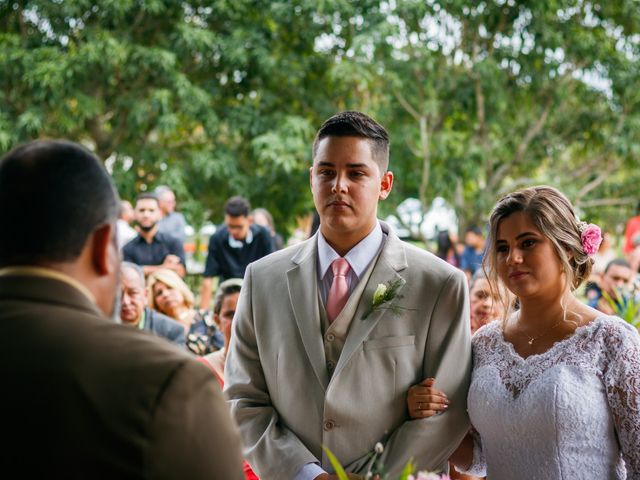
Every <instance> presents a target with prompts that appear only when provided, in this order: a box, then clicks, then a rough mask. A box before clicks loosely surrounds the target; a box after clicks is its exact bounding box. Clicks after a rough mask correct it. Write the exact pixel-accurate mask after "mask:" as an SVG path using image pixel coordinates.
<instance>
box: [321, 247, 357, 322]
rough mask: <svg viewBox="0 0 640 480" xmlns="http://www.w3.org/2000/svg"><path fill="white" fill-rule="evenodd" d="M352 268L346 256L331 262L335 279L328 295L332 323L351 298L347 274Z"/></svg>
mask: <svg viewBox="0 0 640 480" xmlns="http://www.w3.org/2000/svg"><path fill="white" fill-rule="evenodd" d="M350 268H351V267H350V266H349V262H347V261H346V260H345V259H344V258H336V259H335V260H334V261H333V262H331V270H332V271H333V281H332V282H331V288H330V289H329V295H328V296H327V316H328V317H329V323H330V324H331V323H333V321H334V320H335V319H336V318H337V317H338V315H340V312H341V311H342V309H343V308H344V306H345V304H346V303H347V300H348V299H349V284H348V283H347V277H346V275H347V273H349V269H350Z"/></svg>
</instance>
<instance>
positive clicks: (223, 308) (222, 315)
mask: <svg viewBox="0 0 640 480" xmlns="http://www.w3.org/2000/svg"><path fill="white" fill-rule="evenodd" d="M241 288H242V279H241V278H231V279H229V280H225V281H224V282H222V283H221V284H220V285H219V286H218V290H217V291H216V296H215V298H214V300H213V319H214V321H215V322H216V325H218V328H220V330H221V331H222V333H223V334H224V347H222V348H221V349H220V350H218V351H217V352H213V353H210V354H208V355H206V356H205V357H203V360H204V361H205V363H206V364H207V365H208V366H209V367H210V368H211V370H212V371H213V373H214V374H215V376H216V377H217V378H218V381H219V382H220V386H222V387H224V362H225V360H226V359H227V348H228V347H229V342H230V341H231V323H232V321H233V316H234V315H235V313H236V306H237V304H238V297H239V296H240V289H241ZM244 473H245V479H246V480H257V479H258V477H257V476H256V474H255V473H254V472H253V470H252V469H251V466H250V465H249V464H248V463H247V462H246V461H245V462H244Z"/></svg>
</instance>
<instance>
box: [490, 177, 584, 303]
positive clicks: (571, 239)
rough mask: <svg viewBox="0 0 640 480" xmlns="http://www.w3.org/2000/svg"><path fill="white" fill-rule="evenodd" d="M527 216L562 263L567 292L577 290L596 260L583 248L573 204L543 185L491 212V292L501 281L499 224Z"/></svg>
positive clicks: (509, 197) (511, 195) (520, 193)
mask: <svg viewBox="0 0 640 480" xmlns="http://www.w3.org/2000/svg"><path fill="white" fill-rule="evenodd" d="M517 212H523V213H526V214H527V215H528V216H529V218H530V219H531V221H532V222H533V224H534V225H535V226H536V227H537V228H538V230H540V232H542V234H543V235H544V236H545V237H547V238H548V239H549V240H550V241H551V243H552V244H553V246H554V248H555V251H556V254H557V255H558V258H559V259H560V262H561V263H562V267H563V270H564V273H565V276H566V280H567V283H566V284H567V285H568V286H570V287H569V288H568V289H570V290H571V291H573V290H575V289H577V288H578V287H579V286H580V285H581V284H582V282H584V281H585V280H586V279H587V278H588V277H589V274H590V273H591V268H592V267H593V259H592V258H591V257H590V256H589V255H587V253H586V252H585V251H584V248H583V246H582V240H581V235H582V231H581V228H582V226H581V225H582V224H581V222H579V221H578V219H577V218H576V215H575V212H574V211H573V207H572V206H571V202H569V200H568V199H567V197H565V196H564V195H563V194H562V193H560V191H558V190H556V189H555V188H553V187H549V186H546V185H541V186H537V187H529V188H524V189H522V190H518V191H516V192H513V193H509V194H508V195H505V196H504V197H502V198H501V199H500V200H499V201H498V203H497V204H496V206H495V207H494V209H493V212H491V217H490V219H489V228H490V233H489V246H488V248H487V251H486V254H485V257H484V260H483V268H484V270H485V271H486V272H487V278H488V279H489V283H490V285H491V288H492V289H493V288H495V289H496V290H497V291H500V289H498V288H497V286H498V285H499V282H500V280H499V278H498V274H497V273H496V272H497V271H498V269H497V256H496V253H497V252H496V238H497V234H498V226H499V224H500V221H501V220H503V219H505V218H507V217H508V216H510V215H512V214H514V213H517ZM503 302H504V307H505V312H508V311H509V304H508V299H506V298H503Z"/></svg>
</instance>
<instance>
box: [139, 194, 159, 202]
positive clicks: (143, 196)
mask: <svg viewBox="0 0 640 480" xmlns="http://www.w3.org/2000/svg"><path fill="white" fill-rule="evenodd" d="M140 200H155V202H156V203H158V204H159V201H158V195H156V194H155V193H151V192H143V193H140V194H138V196H137V197H136V203H138V202H139V201H140Z"/></svg>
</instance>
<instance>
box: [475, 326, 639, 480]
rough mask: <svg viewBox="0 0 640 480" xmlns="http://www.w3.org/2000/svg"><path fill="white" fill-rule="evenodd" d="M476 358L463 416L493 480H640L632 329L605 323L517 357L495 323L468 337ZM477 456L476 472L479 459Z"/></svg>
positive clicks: (636, 355)
mask: <svg viewBox="0 0 640 480" xmlns="http://www.w3.org/2000/svg"><path fill="white" fill-rule="evenodd" d="M473 359H474V371H473V378H472V384H471V389H470V391H469V402H468V403H469V413H470V416H471V420H472V423H473V424H474V427H475V428H476V429H477V430H478V432H479V434H480V436H481V437H482V442H481V444H482V447H484V448H483V450H484V452H483V453H484V456H485V457H486V466H487V472H488V474H489V475H490V476H491V477H492V478H510V476H512V478H516V477H513V476H514V475H515V476H518V475H519V476H520V478H525V477H526V478H533V477H535V478H541V477H540V475H547V476H548V477H549V478H561V477H562V478H564V477H566V476H567V474H574V475H577V476H578V477H581V476H582V477H583V476H584V475H585V474H587V472H589V475H593V474H594V473H595V472H601V475H602V476H598V475H596V476H592V478H596V477H598V478H605V477H608V478H630V479H640V335H638V332H637V331H636V330H635V329H634V328H633V327H632V326H630V325H628V324H626V323H625V322H623V321H622V320H620V319H618V318H616V317H607V316H602V317H599V318H597V319H596V320H594V321H593V322H591V323H590V324H589V325H585V326H583V327H580V328H578V329H577V330H576V331H575V333H574V334H573V335H572V336H571V337H569V338H567V339H565V340H563V341H561V342H558V343H556V344H555V345H553V346H552V347H551V348H550V349H549V350H547V351H546V352H544V353H542V354H539V355H532V356H530V357H528V358H526V359H523V358H522V357H520V356H519V355H518V354H517V352H515V350H514V348H513V346H512V345H511V344H510V343H509V342H506V341H505V340H504V336H503V333H502V329H501V326H500V324H499V322H493V323H491V324H489V325H486V326H485V327H483V328H482V329H480V330H479V331H478V332H477V333H476V335H475V336H474V338H473ZM505 430H506V431H505ZM542 437H546V438H542ZM550 439H551V440H550ZM514 442H515V443H514ZM479 446H480V442H477V445H476V448H479ZM536 448H537V449H538V450H536ZM519 449H520V450H521V451H520V450H519ZM474 450H475V449H474ZM498 450H501V453H500V454H498V453H497V451H498ZM532 450H533V451H532ZM507 452H509V453H508V454H507ZM500 455H502V457H505V458H504V460H503V459H501V457H500ZM474 457H475V458H474V464H473V465H472V467H471V469H470V470H471V471H473V472H475V473H476V474H478V473H479V472H481V470H483V468H482V467H483V465H481V464H482V463H484V462H483V460H484V459H481V458H480V455H475V454H474ZM506 457H509V458H506ZM622 460H624V461H622ZM492 464H493V465H492ZM492 467H493V468H492ZM625 467H626V474H625ZM534 471H535V472H537V473H536V475H533V476H532V472H534Z"/></svg>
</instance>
